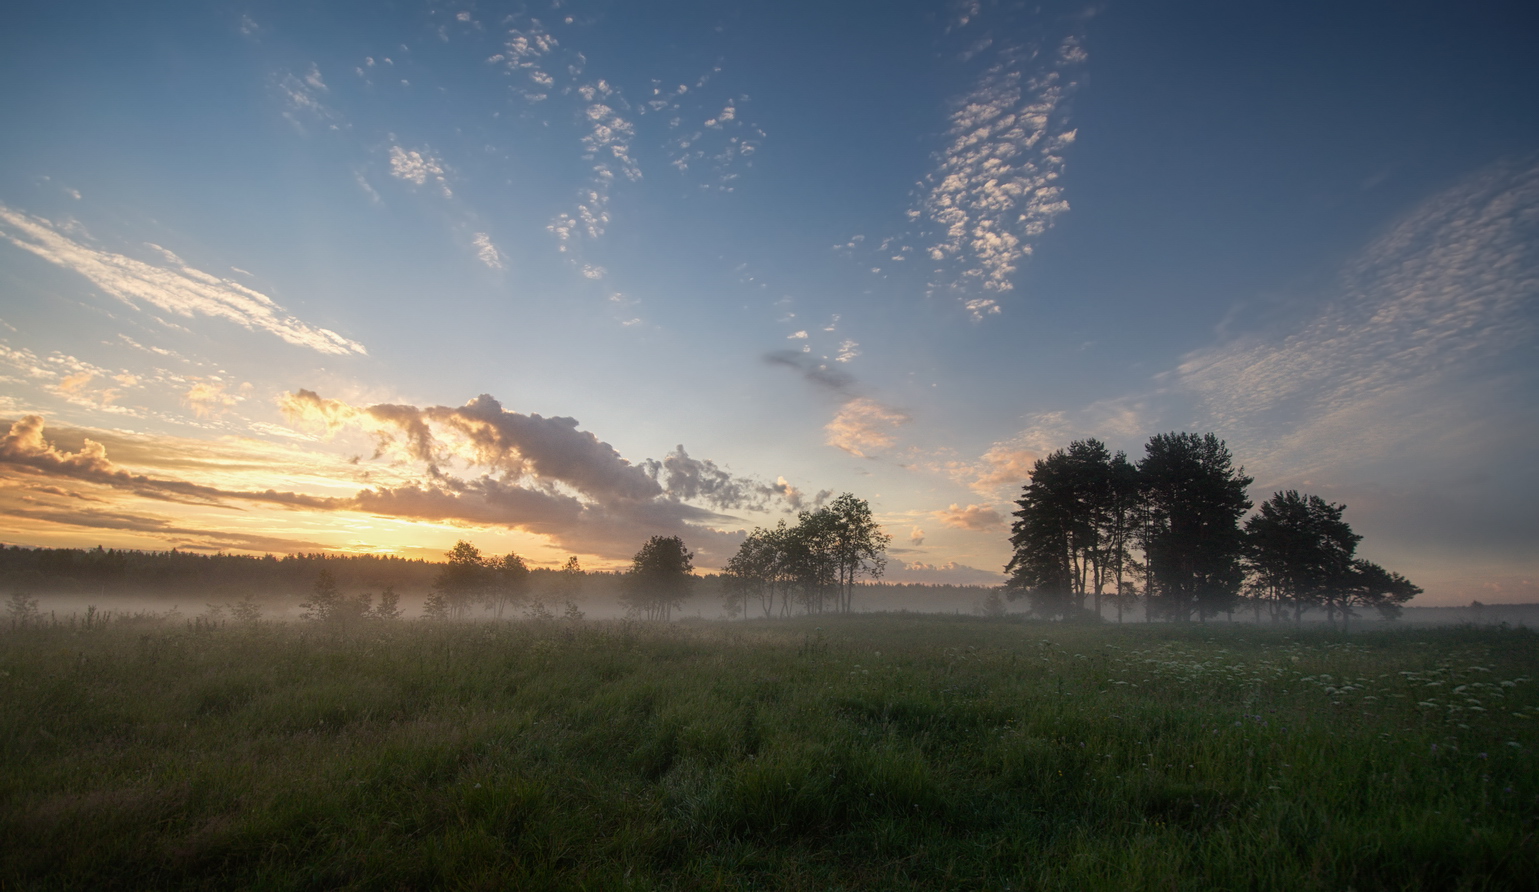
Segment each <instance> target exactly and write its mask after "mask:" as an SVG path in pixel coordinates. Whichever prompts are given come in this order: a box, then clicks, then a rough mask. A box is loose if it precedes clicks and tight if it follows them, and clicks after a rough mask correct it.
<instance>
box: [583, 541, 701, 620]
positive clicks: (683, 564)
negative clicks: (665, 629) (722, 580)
mask: <svg viewBox="0 0 1539 892" xmlns="http://www.w3.org/2000/svg"><path fill="white" fill-rule="evenodd" d="M693 559H694V555H693V554H691V553H690V551H689V549H687V548H685V547H684V540H683V539H680V538H679V537H678V536H653V537H652V538H651V539H648V540H647V544H645V545H643V546H641V550H640V551H638V552H636V556H635V557H634V558H632V559H631V569H630V572H629V573H628V574H626V586H625V595H624V598H625V602H626V604H627V606H629V607H631V608H632V609H635V610H638V611H640V612H642V613H644V614H645V615H646V617H647V618H648V619H661V620H667V619H669V617H670V616H671V615H672V613H673V609H674V608H675V607H677V606H678V605H679V604H680V603H682V602H683V601H684V599H685V598H686V597H687V596H688V595H689V585H690V583H691V582H692V581H693V580H694V577H693V576H692V575H691V574H692V573H693V572H694V569H695V567H694V564H693V563H691V561H692V560H693ZM574 562H575V559H574Z"/></svg>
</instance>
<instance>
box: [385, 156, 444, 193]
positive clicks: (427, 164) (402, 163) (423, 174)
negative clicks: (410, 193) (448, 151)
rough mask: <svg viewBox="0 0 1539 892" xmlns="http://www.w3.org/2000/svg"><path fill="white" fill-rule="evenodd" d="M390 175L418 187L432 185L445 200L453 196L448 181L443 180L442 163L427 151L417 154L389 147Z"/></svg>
mask: <svg viewBox="0 0 1539 892" xmlns="http://www.w3.org/2000/svg"><path fill="white" fill-rule="evenodd" d="M390 175H391V176H393V177H395V178H396V179H398V180H405V181H406V182H408V183H412V184H415V185H418V186H425V185H427V184H428V183H434V184H436V185H437V186H438V188H439V190H440V191H441V192H443V194H444V197H445V198H448V197H451V196H452V195H453V194H454V193H453V192H452V191H451V190H450V189H449V181H448V180H447V179H446V178H445V173H444V166H443V161H442V160H440V159H439V158H438V156H436V155H434V154H433V153H432V152H431V151H429V150H427V149H423V150H422V151H420V152H419V151H417V150H415V149H403V148H401V147H400V146H391V147H390Z"/></svg>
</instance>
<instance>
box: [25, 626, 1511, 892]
mask: <svg viewBox="0 0 1539 892" xmlns="http://www.w3.org/2000/svg"><path fill="white" fill-rule="evenodd" d="M1535 679H1539V635H1535V634H1534V633H1532V632H1530V631H1527V630H1501V629H1480V630H1476V629H1470V628H1451V629H1421V630H1396V631H1377V632H1371V633H1362V634H1354V635H1352V636H1350V637H1342V636H1340V635H1338V634H1332V633H1328V632H1325V631H1322V630H1312V631H1310V630H1306V631H1296V630H1288V629H1271V628H1265V627H1259V628H1258V627H1246V628H1226V627H1222V626H1214V627H1202V626H1192V627H1172V626H1167V625H1154V626H1146V625H1142V624H1140V625H1137V626H1126V627H1115V626H1103V627H1068V626H1053V625H1043V624H1035V623H1025V622H1019V621H999V620H992V621H991V620H984V619H974V618H965V617H936V616H922V615H861V616H853V617H824V618H816V619H801V620H787V621H779V622H768V621H756V622H749V623H733V624H726V623H699V624H679V625H673V626H660V625H659V626H648V625H641V624H636V623H623V622H615V623H607V622H606V623H594V622H577V623H570V622H566V621H554V622H544V623H529V622H526V623H518V624H506V625H492V624H475V625H464V626H441V625H438V626H435V625H432V624H428V623H421V622H411V623H404V622H401V623H385V622H378V623H374V624H372V625H365V626H363V627H361V628H357V629H352V630H348V632H347V633H346V634H343V633H340V632H336V631H332V630H326V629H322V628H317V627H314V626H301V625H279V624H267V625H256V626H245V627H235V626H225V627H220V628H197V629H194V628H189V627H188V626H187V625H186V624H185V623H180V624H177V625H165V624H161V625H155V624H149V623H138V624H136V623H129V622H117V623H107V624H106V625H105V627H103V626H101V625H100V624H97V625H96V626H95V627H93V628H90V629H86V628H82V627H79V626H77V627H76V628H73V629H71V628H68V627H64V628H33V629H25V630H20V631H7V632H3V633H0V762H3V765H4V771H3V773H0V839H3V840H4V841H5V842H4V845H0V852H3V854H0V887H3V888H6V889H9V888H29V889H30V888H69V889H82V888H101V887H117V888H158V889H164V888H179V887H199V888H231V887H249V888H270V889H319V888H338V887H344V888H381V889H417V888H430V887H442V888H463V889H482V888H488V889H489V888H523V889H540V888H573V889H576V888H586V889H620V888H631V889H671V888H689V889H695V888H704V889H715V888H723V889H740V888H751V889H894V888H918V889H969V888H976V889H1036V888H1046V889H1056V888H1062V889H1086V888H1118V889H1124V888H1158V889H1171V888H1175V889H1183V890H1186V889H1201V888H1213V889H1278V890H1282V889H1287V890H1298V889H1333V890H1339V889H1346V888H1353V889H1533V888H1535V886H1536V885H1539V841H1536V839H1535V829H1536V827H1539V765H1536V762H1535V750H1536V748H1539V733H1536V729H1539V682H1536V681H1535Z"/></svg>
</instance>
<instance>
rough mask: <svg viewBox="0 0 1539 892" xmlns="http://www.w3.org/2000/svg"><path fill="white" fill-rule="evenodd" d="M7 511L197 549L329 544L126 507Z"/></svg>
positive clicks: (289, 549)
mask: <svg viewBox="0 0 1539 892" xmlns="http://www.w3.org/2000/svg"><path fill="white" fill-rule="evenodd" d="M77 497H78V496H77ZM4 513H5V515H6V516H7V517H13V518H23V519H26V520H30V521H41V522H43V523H50V524H59V525H61V526H71V527H80V528H83V529H90V530H117V531H121V532H131V533H146V534H149V535H152V536H154V537H155V538H156V539H159V540H161V541H164V542H165V543H166V544H168V545H171V546H172V547H176V548H183V549H192V550H196V551H216V550H219V551H223V550H225V549H236V550H240V551H251V552H269V553H274V552H275V553H279V554H282V553H290V554H292V553H294V552H299V551H323V550H325V546H324V545H322V544H321V543H319V542H313V541H310V540H307V539H291V538H287V537H280V536H264V535H261V534H254V533H239V532H226V531H217V530H209V529H199V528H193V527H185V526H177V525H176V524H175V522H174V521H172V520H169V519H167V518H164V517H155V516H152V515H145V514H132V513H128V512H122V511H106V510H96V509H89V508H87V509H79V508H76V509H71V508H68V507H62V508H61V507H58V506H38V507H34V506H30V505H18V504H15V503H10V504H6V505H5V512H4Z"/></svg>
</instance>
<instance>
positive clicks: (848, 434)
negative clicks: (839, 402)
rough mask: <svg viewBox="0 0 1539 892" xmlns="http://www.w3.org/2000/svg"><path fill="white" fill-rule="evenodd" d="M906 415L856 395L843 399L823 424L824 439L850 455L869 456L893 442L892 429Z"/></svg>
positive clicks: (903, 420) (904, 418)
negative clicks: (846, 400)
mask: <svg viewBox="0 0 1539 892" xmlns="http://www.w3.org/2000/svg"><path fill="white" fill-rule="evenodd" d="M908 421H909V416H908V415H906V414H905V413H903V412H900V411H898V410H896V409H893V408H890V407H888V406H884V405H882V404H881V403H878V402H877V401H875V400H872V399H867V398H865V397H856V398H854V399H852V400H850V401H848V402H846V403H845V404H844V405H843V406H842V407H841V408H840V409H839V414H837V415H835V416H834V419H833V420H832V421H830V422H829V423H828V424H826V425H824V427H823V430H824V432H825V433H827V434H828V438H827V440H826V441H825V442H827V443H828V445H830V446H836V447H838V448H840V449H843V450H844V451H845V452H848V453H850V454H851V455H858V456H860V457H862V458H866V457H869V456H870V455H871V454H872V453H874V452H879V451H881V450H883V449H886V448H888V447H889V446H891V445H892V444H893V430H894V429H895V428H898V427H900V426H902V425H904V424H907V423H908Z"/></svg>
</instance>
